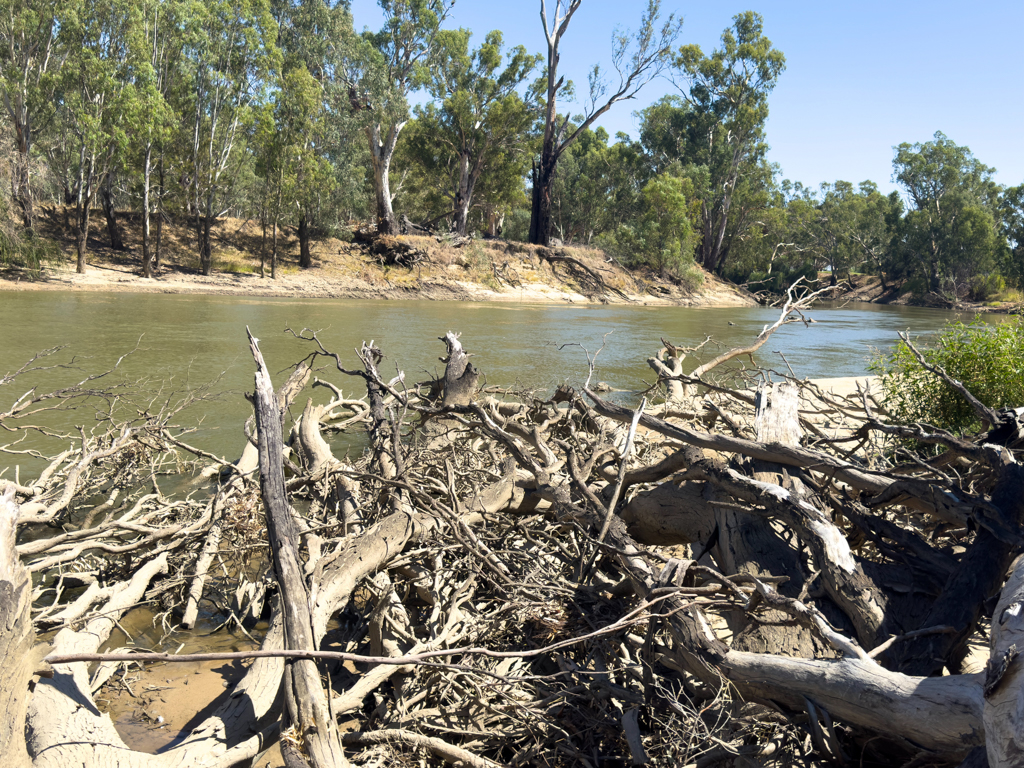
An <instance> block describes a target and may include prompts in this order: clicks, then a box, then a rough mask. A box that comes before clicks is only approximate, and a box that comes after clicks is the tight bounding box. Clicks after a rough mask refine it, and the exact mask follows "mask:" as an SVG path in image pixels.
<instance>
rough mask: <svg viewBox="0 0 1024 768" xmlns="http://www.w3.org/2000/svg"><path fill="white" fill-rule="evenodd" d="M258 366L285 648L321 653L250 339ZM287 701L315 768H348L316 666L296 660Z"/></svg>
mask: <svg viewBox="0 0 1024 768" xmlns="http://www.w3.org/2000/svg"><path fill="white" fill-rule="evenodd" d="M249 346H250V350H251V352H252V356H253V360H254V361H255V362H256V393H255V398H254V399H255V402H254V406H255V408H256V424H257V430H258V434H259V460H260V491H261V493H262V496H263V508H264V511H265V513H266V520H267V538H268V539H269V540H270V551H271V554H272V556H273V563H274V574H275V576H276V577H277V583H278V587H279V589H280V591H281V603H282V608H283V613H284V626H285V642H286V643H287V648H289V649H291V650H307V651H312V650H316V641H315V640H314V637H313V624H312V618H311V615H310V599H309V593H308V591H307V588H306V584H305V582H304V581H303V568H302V563H301V561H300V559H299V539H298V531H297V530H296V527H295V523H294V521H293V519H292V514H291V510H290V509H289V506H288V499H287V495H286V493H285V487H284V468H283V466H282V462H281V453H282V448H283V446H282V440H281V413H280V410H279V407H278V400H277V398H276V397H275V395H274V388H273V385H272V384H271V382H270V372H269V371H268V370H267V366H266V363H264V361H263V355H262V354H261V353H260V349H259V345H258V342H257V340H256V339H255V338H254V337H253V336H252V334H251V333H250V334H249ZM285 683H286V690H285V697H286V698H285V701H286V703H287V708H288V713H289V719H290V721H291V722H292V723H293V724H294V725H295V726H296V727H297V728H298V730H299V733H300V734H301V736H302V746H303V749H304V752H305V754H306V756H308V758H309V762H310V765H311V766H312V768H343V766H346V765H348V761H347V760H346V759H345V753H344V750H343V749H342V746H341V737H340V734H339V732H338V726H337V723H336V722H335V720H334V717H333V715H332V714H331V712H330V707H329V706H328V701H327V696H326V694H325V693H324V690H323V686H322V684H321V681H320V672H319V671H318V669H317V666H316V662H314V661H312V660H308V659H293V660H291V661H289V662H288V664H286V665H285Z"/></svg>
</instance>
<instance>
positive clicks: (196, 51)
mask: <svg viewBox="0 0 1024 768" xmlns="http://www.w3.org/2000/svg"><path fill="white" fill-rule="evenodd" d="M183 26H184V31H185V46H184V67H183V69H184V74H185V77H186V80H187V83H186V89H185V90H186V93H187V95H186V103H185V104H184V105H183V106H182V119H183V121H184V125H183V129H184V130H185V131H186V132H187V134H188V135H189V137H190V141H189V144H190V146H189V148H188V159H187V161H186V162H187V166H188V167H187V172H186V174H185V176H186V178H187V179H188V189H187V195H188V198H189V200H188V202H189V207H190V208H191V213H192V216H193V218H194V223H195V230H196V239H197V241H198V244H199V262H200V269H201V271H202V273H203V274H204V275H209V274H210V272H211V270H212V267H213V260H212V251H211V243H210V230H211V228H212V226H213V223H214V221H215V220H216V219H217V218H218V217H219V216H220V215H222V210H221V206H222V204H223V202H224V198H225V195H226V192H227V191H228V189H227V188H229V187H230V185H231V181H232V178H231V174H229V173H227V172H228V170H229V168H230V164H231V162H232V160H233V158H234V154H236V150H237V143H238V141H239V139H241V137H242V133H243V131H242V128H243V124H244V123H245V122H246V121H247V120H249V119H250V118H251V117H252V113H251V110H252V108H253V107H255V106H257V105H258V104H259V102H260V100H261V99H262V98H263V96H264V94H265V90H266V83H267V79H268V77H269V75H270V73H271V72H272V71H275V70H276V69H277V68H278V67H279V66H280V51H279V49H278V47H277V24H276V22H275V21H274V18H273V16H272V15H271V13H270V4H269V0H203V1H202V2H199V1H198V0H192V2H190V4H189V7H188V17H187V19H186V20H185V21H184V24H183Z"/></svg>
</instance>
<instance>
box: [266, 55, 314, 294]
mask: <svg viewBox="0 0 1024 768" xmlns="http://www.w3.org/2000/svg"><path fill="white" fill-rule="evenodd" d="M322 107H323V95H322V89H321V87H320V84H319V83H318V82H317V81H316V80H315V79H314V78H313V76H312V75H311V74H310V73H309V71H308V70H307V69H306V66H305V64H302V63H299V64H298V65H296V66H293V67H291V68H290V69H289V70H288V71H287V72H285V73H284V74H283V75H282V76H281V78H280V80H279V81H278V83H277V86H276V88H275V89H274V99H273V102H272V103H270V104H267V105H266V107H265V108H264V109H263V110H262V111H261V114H260V116H259V118H258V128H257V130H256V132H255V146H256V149H257V155H258V164H257V171H258V172H259V173H260V175H261V176H262V177H263V178H264V179H265V181H266V186H265V187H264V194H265V195H266V200H267V205H266V208H267V210H268V211H269V212H270V220H271V224H272V226H273V241H272V242H273V246H272V251H271V260H270V276H271V277H272V278H276V277H277V233H278V226H279V225H280V222H281V216H282V213H283V210H284V208H285V207H286V206H287V207H289V208H294V207H298V206H299V204H300V201H301V199H302V191H301V190H302V188H303V186H304V185H306V184H308V183H309V182H310V179H311V178H313V179H316V178H318V177H319V176H320V175H323V171H322V170H321V169H320V167H319V166H320V165H321V162H322V159H321V158H319V157H317V155H316V153H315V152H314V151H312V150H311V148H310V143H309V139H308V136H309V134H310V131H311V130H312V127H313V126H314V125H315V124H316V122H317V120H318V118H319V113H320V111H321V110H322ZM307 253H308V251H307ZM303 266H309V264H303ZM260 275H261V276H265V270H264V261H263V250H262V249H261V251H260Z"/></svg>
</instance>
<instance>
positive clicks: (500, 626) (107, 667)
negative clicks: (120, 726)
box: [0, 305, 1024, 768]
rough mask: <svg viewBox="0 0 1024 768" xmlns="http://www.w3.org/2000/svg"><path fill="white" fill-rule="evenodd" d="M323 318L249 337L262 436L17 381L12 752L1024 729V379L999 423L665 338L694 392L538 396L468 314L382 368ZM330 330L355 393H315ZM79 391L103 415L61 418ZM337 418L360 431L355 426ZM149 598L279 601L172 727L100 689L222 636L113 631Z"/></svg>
mask: <svg viewBox="0 0 1024 768" xmlns="http://www.w3.org/2000/svg"><path fill="white" fill-rule="evenodd" d="M800 307H802V305H798V306H797V307H796V309H797V311H799V309H800ZM793 309H794V306H792V305H787V306H786V307H785V308H784V310H783V315H782V317H781V318H780V323H777V324H776V326H775V327H778V326H779V325H781V323H782V322H784V321H786V320H787V319H789V318H791V317H792V315H790V312H791V310H793ZM763 335H764V334H762V336H763ZM294 336H295V337H296V341H295V344H296V345H297V348H300V349H301V350H302V354H303V355H305V358H304V361H303V362H302V363H300V364H299V365H297V366H296V369H295V373H294V374H293V375H292V376H291V377H290V378H289V380H288V381H287V382H285V384H284V385H282V387H281V388H280V389H279V390H278V391H277V392H276V393H274V392H273V390H272V388H271V385H270V379H269V375H268V373H267V365H266V363H265V362H264V361H263V359H262V355H261V354H260V353H259V348H258V343H257V341H256V340H255V339H252V340H251V350H252V352H253V356H254V361H255V363H256V366H257V377H256V387H255V389H256V393H255V395H254V398H253V402H254V405H255V418H254V419H253V420H252V421H251V423H250V425H249V426H247V428H246V438H245V443H244V448H245V450H244V451H242V458H240V459H239V460H238V461H234V462H232V461H228V460H226V459H224V458H220V457H216V456H213V455H211V454H209V453H208V452H205V451H203V450H202V449H200V448H198V447H195V446H192V445H191V444H190V440H189V436H188V434H187V432H186V431H185V430H182V429H181V428H178V427H175V426H173V425H174V423H175V422H176V421H177V414H178V413H179V411H180V409H181V408H184V407H187V406H188V405H190V404H191V403H193V402H194V401H195V400H196V399H201V396H200V395H196V394H195V393H193V394H189V395H187V396H185V397H183V398H181V399H180V401H179V402H176V403H170V401H168V404H167V405H165V406H164V407H163V408H162V409H159V410H154V408H153V406H152V404H149V405H148V406H147V407H134V408H128V409H127V411H128V412H130V414H129V413H126V409H125V408H123V407H121V406H123V404H124V402H125V401H126V398H128V393H129V391H130V388H124V387H121V386H120V385H109V386H106V385H104V382H105V381H106V380H107V379H105V378H104V376H103V375H95V376H92V377H88V378H86V379H84V380H83V381H81V382H80V383H79V384H78V385H76V386H73V387H65V388H62V389H60V390H57V391H55V392H50V393H46V394H39V393H38V392H37V391H36V390H34V389H33V390H30V391H29V392H28V393H26V394H25V395H23V396H21V397H19V398H17V399H16V400H14V401H13V404H12V405H10V406H8V407H7V410H6V411H4V412H0V427H2V428H3V430H4V431H5V432H6V433H9V434H11V435H12V437H13V439H12V440H11V441H10V442H9V443H8V444H7V445H5V446H2V449H3V450H4V451H5V452H7V453H8V454H9V455H12V456H14V455H18V454H19V453H20V454H25V453H26V452H29V453H30V454H31V455H32V456H33V457H34V458H35V459H36V460H38V461H40V462H42V463H43V464H44V465H45V466H44V468H43V469H42V470H41V471H40V472H39V474H38V476H37V477H35V478H34V479H31V480H23V479H22V478H21V477H20V476H16V477H15V478H14V479H10V478H7V479H4V478H2V477H0V658H2V659H3V664H2V666H0V670H2V674H0V702H2V703H3V706H4V713H5V715H6V716H5V718H4V719H3V722H2V724H0V754H3V755H4V756H5V757H4V760H5V764H8V765H11V766H33V767H34V768H35V767H40V766H51V765H52V766H65V765H83V766H194V765H195V766H229V765H249V764H253V761H254V760H255V759H256V758H257V756H259V755H260V754H262V753H263V752H264V751H265V750H266V749H267V747H268V746H269V745H270V744H272V743H273V742H275V741H278V740H280V741H281V743H282V745H283V749H282V754H283V756H284V759H285V762H286V764H287V765H289V766H299V765H311V766H318V767H319V766H339V765H344V764H346V763H347V762H348V761H350V760H351V761H352V762H356V763H364V762H367V761H369V762H370V763H371V764H373V763H374V761H376V762H377V763H379V762H382V761H387V762H388V764H409V765H412V764H422V763H421V762H420V761H422V760H425V761H427V763H429V764H435V763H437V764H441V763H448V764H451V765H460V764H461V765H473V766H493V765H598V764H602V763H608V762H611V763H613V764H624V763H626V762H631V763H633V764H643V763H652V764H659V765H691V764H692V765H699V766H711V765H736V766H739V765H743V766H748V765H751V764H754V765H770V764H775V765H790V764H792V763H794V762H796V761H801V762H804V763H806V764H808V765H815V764H820V765H824V764H832V763H839V764H858V765H860V764H863V765H886V766H889V765H892V766H896V765H905V764H913V765H956V764H958V763H960V762H961V761H969V762H968V764H970V765H983V764H985V762H986V761H987V763H988V764H989V765H991V766H1009V765H1017V764H1020V761H1021V753H1020V748H1019V747H1018V746H1017V745H1018V743H1024V736H1022V735H1021V723H1020V718H1021V716H1022V715H1021V712H1020V708H1019V707H1018V706H1017V704H1016V702H1017V701H1018V697H1020V696H1021V695H1022V694H1021V691H1022V685H1021V682H1022V680H1021V674H1020V662H1019V660H1018V658H1017V657H1018V648H1019V647H1021V646H1020V643H1022V642H1024V638H1022V637H1020V633H1021V631H1022V623H1024V618H1022V617H1021V613H1022V612H1021V611H1020V606H1021V605H1022V601H1024V597H1022V594H1024V560H1021V559H1020V558H1018V557H1017V556H1018V555H1019V554H1020V551H1021V536H1020V531H1021V523H1022V521H1024V519H1022V518H1024V470H1022V468H1021V465H1020V463H1019V460H1018V457H1019V452H1020V450H1021V448H1022V447H1024V417H1022V411H1021V410H1017V411H1014V410H1007V409H1004V410H1001V411H994V410H992V409H987V408H985V407H984V406H982V405H981V404H980V403H976V401H974V403H972V404H976V407H977V408H978V409H979V417H980V418H983V419H984V422H985V423H986V424H987V425H988V431H987V432H985V433H984V434H980V435H976V436H974V437H972V438H967V437H963V436H957V435H953V434H950V433H948V432H945V431H943V430H941V429H938V428H936V427H933V426H930V425H926V424H916V425H900V424H893V423H890V422H888V421H887V420H886V419H885V418H884V414H883V413H880V412H879V410H878V408H877V406H876V405H875V404H874V403H873V400H872V398H871V396H870V394H869V393H868V392H866V391H865V392H862V393H861V394H860V395H859V396H858V397H847V398H841V397H836V396H833V395H830V394H828V393H825V392H822V391H821V390H819V389H818V388H817V387H815V386H813V385H812V384H809V383H806V382H799V381H794V380H779V377H777V376H776V377H775V378H776V380H775V381H771V380H769V375H768V374H767V373H764V372H762V373H761V374H760V375H761V378H762V383H761V385H760V386H759V387H758V388H757V389H756V390H751V389H748V388H741V389H734V388H731V387H730V386H728V385H726V384H724V383H723V382H722V381H712V380H711V379H710V378H709V376H710V375H712V374H713V373H714V369H715V366H701V367H699V368H698V370H697V372H696V375H694V374H689V375H687V374H684V373H682V370H681V369H676V368H675V367H674V366H673V367H669V368H665V369H663V370H662V369H659V372H660V373H661V374H662V376H663V382H662V385H664V384H668V385H669V388H668V392H669V395H670V397H669V398H668V399H667V400H666V401H665V402H664V403H655V404H654V405H648V404H646V403H644V404H642V405H641V406H640V407H639V408H637V409H633V408H629V407H626V406H623V405H621V404H619V403H615V402H611V401H608V400H605V399H603V398H602V397H600V396H599V395H597V394H596V393H595V392H593V391H592V390H591V389H590V388H589V387H588V386H583V387H581V388H580V389H579V390H574V389H570V388H568V387H561V388H559V390H558V391H557V392H556V393H555V394H554V395H553V396H552V397H551V398H550V399H547V400H542V399H538V398H536V397H525V396H524V397H516V396H513V395H510V394H508V393H503V394H500V395H497V394H496V393H493V392H487V391H481V390H480V389H479V384H480V375H479V374H480V372H479V370H477V368H476V367H475V366H474V365H473V364H471V363H470V362H469V357H470V354H469V353H468V352H467V351H466V349H464V348H463V345H462V342H461V341H460V340H459V337H458V335H457V334H455V333H451V332H449V333H448V334H447V335H446V336H444V337H443V338H442V341H443V342H444V343H445V347H446V351H447V354H446V357H445V363H446V370H445V374H444V375H443V376H442V377H440V378H439V380H438V381H436V382H426V383H424V384H422V385H417V384H412V383H410V382H409V381H407V378H406V377H405V375H404V374H402V373H399V374H398V375H397V376H395V377H394V378H386V377H384V376H382V374H381V372H380V364H381V361H382V359H383V353H382V351H381V350H380V349H378V348H377V347H376V346H374V345H373V344H372V343H371V344H364V345H363V346H362V347H361V348H360V350H358V352H357V358H356V360H357V362H356V363H355V364H354V365H353V364H350V363H348V362H347V361H346V360H345V359H343V358H342V356H341V355H340V354H338V353H336V352H334V351H333V350H330V349H328V348H327V347H325V346H324V344H323V343H322V342H321V340H320V339H319V337H318V336H317V335H316V334H315V333H313V332H310V331H302V332H300V333H296V334H294ZM760 341H763V340H762V339H761V337H758V339H757V340H755V341H754V343H755V344H757V343H758V342H760ZM668 346H670V345H668V344H667V343H666V348H667V347H668ZM748 351H749V349H748V348H744V349H742V350H739V351H738V352H737V353H736V354H730V353H724V354H722V355H719V356H718V358H719V359H720V360H721V362H725V361H728V360H730V359H734V358H735V357H736V356H737V355H740V354H745V353H747V352H748ZM50 353H55V351H50ZM48 354H49V353H48ZM45 362H46V356H43V357H41V358H39V359H37V360H35V361H32V362H30V363H29V364H26V366H24V367H23V368H22V369H21V370H19V371H16V372H14V373H12V374H9V375H8V376H6V377H5V378H4V379H2V380H0V382H2V383H0V387H4V386H6V385H9V384H11V383H13V382H16V381H18V380H19V379H20V377H21V376H23V375H25V373H26V372H28V371H30V370H33V369H38V368H40V367H42V366H43V365H44V364H45ZM325 362H326V363H327V364H328V366H329V368H331V369H333V372H334V374H333V375H332V376H330V377H328V374H327V373H325V372H324V370H323V368H321V369H320V371H319V374H320V375H319V376H318V377H317V378H316V379H315V380H314V387H315V388H316V387H319V389H322V390H324V391H326V392H327V393H328V394H329V399H328V400H327V402H321V403H320V404H315V403H314V401H313V400H312V399H309V400H307V402H306V404H305V407H303V408H301V409H291V408H289V406H290V405H291V404H292V403H293V402H295V401H296V400H297V398H298V396H299V395H300V393H301V392H302V391H303V387H305V386H306V384H307V382H308V380H309V378H310V371H311V369H313V368H317V367H318V366H322V365H323V364H324V363H325ZM481 365H483V366H485V365H486V362H485V360H481ZM716 365H717V364H716ZM350 366H351V367H350ZM747 373H748V374H749V373H750V370H749V369H748V371H747ZM932 373H933V375H936V376H944V375H945V374H944V373H943V372H942V371H941V370H934V371H932ZM337 377H341V380H350V381H351V380H355V381H356V382H358V385H359V387H360V388H361V389H362V390H363V391H365V395H364V396H363V397H360V398H352V397H348V398H346V397H345V396H344V395H343V394H342V387H341V385H340V384H338V383H337V381H338V378H337ZM330 378H333V379H335V381H334V382H332V381H330V380H329V379H330ZM588 382H589V379H588ZM673 384H680V385H681V386H679V387H674V386H672V385H673ZM4 391H5V389H3V388H0V393H2V392H4ZM967 394H968V396H969V393H967ZM655 395H656V392H649V393H648V396H655ZM115 401H116V404H117V407H115ZM97 405H99V406H101V407H96V406H97ZM75 408H80V409H81V408H90V409H91V412H92V413H93V414H95V416H96V418H97V425H98V426H97V427H96V428H95V429H94V430H93V431H92V432H86V431H84V430H79V431H78V432H77V433H63V432H60V431H59V430H57V429H55V428H54V427H52V426H41V424H43V423H44V422H45V423H52V422H53V421H54V419H53V418H52V417H53V415H54V413H56V414H57V415H60V414H61V413H62V412H64V411H69V412H70V413H78V412H79V411H75V410H73V409H75ZM54 409H56V410H54ZM289 413H300V414H301V415H299V416H298V417H297V418H296V420H295V421H294V422H293V423H290V422H289V421H288V414H289ZM332 429H333V430H348V431H353V430H357V431H360V432H363V433H365V445H366V449H365V452H364V454H363V455H362V456H361V457H359V458H358V459H356V460H354V461H351V463H349V462H348V461H343V460H341V459H339V458H338V457H336V456H335V455H334V454H333V452H332V450H331V445H330V442H329V441H328V440H327V439H325V437H324V433H326V432H328V431H330V430H332ZM27 436H32V438H33V439H34V440H39V441H43V442H45V441H46V440H52V441H55V442H56V444H57V446H58V450H56V451H54V452H53V453H52V454H47V453H45V452H43V451H42V450H41V449H38V448H31V449H27V448H25V447H23V446H24V445H25V444H27V443H25V442H19V440H25V441H27ZM185 470H187V471H188V472H191V473H192V474H193V475H194V477H195V479H194V480H193V481H191V482H189V483H187V493H176V494H171V493H169V492H168V493H166V494H165V493H164V492H163V491H162V490H161V486H162V485H166V484H167V483H168V482H171V480H170V476H174V477H180V475H181V473H182V472H183V471H185ZM214 561H216V563H217V566H218V567H216V568H214V567H213V563H214ZM141 602H147V603H149V604H150V605H156V606H158V607H157V609H156V611H155V613H156V615H157V620H159V621H161V622H163V623H164V625H165V626H167V627H169V628H170V629H172V630H174V631H176V632H179V633H180V632H182V631H185V630H184V629H182V628H181V625H182V624H184V625H187V626H193V625H194V623H195V610H196V606H197V605H198V604H199V603H205V604H207V605H210V606H212V607H213V608H214V610H216V611H218V612H220V613H221V614H222V615H223V616H224V618H225V620H226V621H229V622H231V623H232V624H233V625H234V626H236V627H238V628H240V629H244V630H245V631H250V632H251V631H254V622H255V620H256V619H258V618H259V617H260V616H261V615H262V616H265V617H268V620H269V624H268V629H267V630H266V631H265V632H264V633H263V635H262V637H261V638H260V640H261V650H260V652H259V653H251V652H250V653H248V654H247V656H248V658H249V659H250V664H249V666H248V668H247V670H246V673H245V675H244V677H243V678H242V680H241V681H240V682H239V683H238V684H237V685H235V686H234V687H233V688H232V689H231V690H230V692H229V693H228V694H227V695H226V696H225V697H224V699H223V701H222V703H221V705H220V707H219V708H218V709H217V710H216V711H214V712H213V713H212V714H211V715H210V716H209V717H208V718H206V720H205V721H203V722H201V723H199V724H198V725H197V726H196V727H194V728H192V729H191V731H190V732H188V733H186V734H182V735H181V738H179V739H178V740H177V741H176V743H175V744H174V745H173V746H172V747H171V748H169V749H167V750H165V751H163V752H161V753H159V754H155V755H153V754H147V753H144V752H141V751H137V750H134V749H132V747H131V745H129V744H126V743H125V742H124V740H123V739H122V738H121V736H120V735H119V734H118V733H117V731H116V730H115V728H114V727H113V724H112V723H111V721H110V719H109V718H108V717H106V716H105V715H104V714H103V712H102V711H101V709H100V708H99V707H98V706H97V704H96V699H95V694H96V692H97V691H99V690H101V688H102V686H103V684H104V683H105V682H106V681H108V680H109V679H110V677H111V675H112V674H114V672H115V670H116V669H117V668H118V665H121V664H124V663H125V662H126V660H127V659H132V660H134V661H135V662H137V663H143V662H145V663H155V662H157V661H159V662H162V663H169V662H173V661H181V660H184V659H186V658H189V659H192V658H195V657H193V656H186V655H176V654H174V653H170V654H168V653H163V654H157V655H153V656H151V655H147V654H145V653H142V652H141V649H130V648H128V649H120V650H117V651H116V652H107V651H104V652H101V648H102V646H103V644H104V642H105V641H106V640H107V638H108V637H109V636H110V634H111V631H112V629H113V627H114V626H115V625H116V623H117V622H118V621H119V620H120V618H121V617H122V616H123V615H124V613H125V612H127V611H129V610H131V609H132V608H133V607H134V606H136V605H138V604H139V603H141ZM332 619H342V620H343V621H339V622H335V623H333V624H332ZM335 627H336V628H335ZM342 627H344V629H342ZM43 631H49V632H55V634H53V635H52V636H48V637H50V639H49V640H48V641H47V642H46V643H44V644H37V639H36V638H37V636H38V633H41V632H43ZM179 636H180V635H179ZM171 650H172V651H173V648H172V649H171ZM44 656H45V657H46V658H47V660H46V661H43V657H44ZM236 656H237V655H236ZM236 656H232V658H234V657H236ZM207 657H210V658H226V656H224V655H220V656H218V655H217V654H213V655H207ZM341 661H345V662H346V664H347V666H343V665H341V663H340V662H341ZM342 721H344V722H345V723H346V728H347V730H346V731H345V732H342V731H341V730H340V729H339V723H341V722H342Z"/></svg>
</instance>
